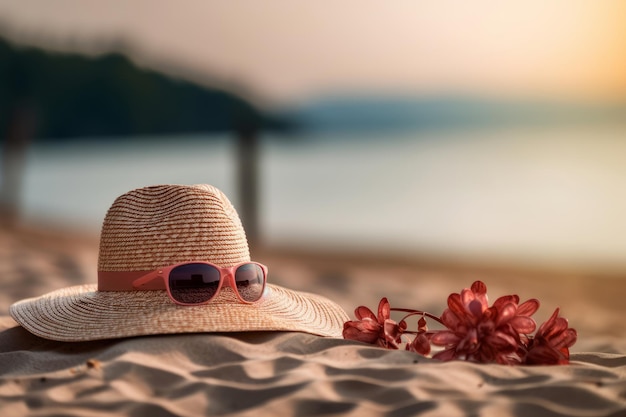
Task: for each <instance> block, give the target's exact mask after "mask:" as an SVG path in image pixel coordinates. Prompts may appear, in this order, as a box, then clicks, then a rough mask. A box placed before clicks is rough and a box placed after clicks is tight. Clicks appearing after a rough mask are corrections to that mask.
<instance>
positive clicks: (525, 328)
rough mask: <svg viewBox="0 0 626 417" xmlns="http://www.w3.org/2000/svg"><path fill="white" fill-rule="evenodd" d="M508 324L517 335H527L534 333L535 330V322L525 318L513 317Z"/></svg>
mask: <svg viewBox="0 0 626 417" xmlns="http://www.w3.org/2000/svg"><path fill="white" fill-rule="evenodd" d="M509 323H510V324H511V326H513V328H514V329H515V331H516V332H517V333H523V334H529V333H532V332H534V331H535V329H536V328H537V323H535V320H533V319H531V318H530V317H526V316H519V315H518V316H515V317H513V319H512V320H511V321H510V322H509Z"/></svg>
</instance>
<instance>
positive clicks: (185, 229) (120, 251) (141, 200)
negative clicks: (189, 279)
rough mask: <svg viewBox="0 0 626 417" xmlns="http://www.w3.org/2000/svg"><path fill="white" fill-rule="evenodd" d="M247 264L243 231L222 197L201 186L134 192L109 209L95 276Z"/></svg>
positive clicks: (211, 189) (214, 190) (231, 209)
mask: <svg viewBox="0 0 626 417" xmlns="http://www.w3.org/2000/svg"><path fill="white" fill-rule="evenodd" d="M249 260H250V251H249V248H248V242H247V240H246V235H245V231H244V229H243V226H242V224H241V220H240V219H239V216H238V215H237V211H236V210H235V208H234V207H233V205H232V204H231V203H230V201H229V200H228V198H227V197H226V195H225V194H224V193H222V192H221V191H220V190H218V189H217V188H215V187H213V186H211V185H206V184H201V185H157V186H151V187H145V188H139V189H136V190H132V191H130V192H128V193H126V194H123V195H121V196H120V197H118V198H117V199H116V200H115V202H114V203H113V205H112V206H111V207H110V208H109V210H108V212H107V214H106V216H105V218H104V222H103V225H102V233H101V236H100V253H99V257H98V270H99V271H150V270H154V269H158V268H160V267H163V266H167V265H174V264H177V263H182V262H191V261H204V262H211V263H214V264H216V265H220V266H224V267H228V266H233V265H236V264H238V263H241V262H247V261H249Z"/></svg>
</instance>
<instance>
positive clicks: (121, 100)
mask: <svg viewBox="0 0 626 417" xmlns="http://www.w3.org/2000/svg"><path fill="white" fill-rule="evenodd" d="M625 28H626V3H624V2H623V1H621V0H599V1H593V2H591V1H585V0H568V1H565V0H554V1H550V2H543V1H539V0H530V1H513V2H504V3H503V2H496V1H489V0H477V1H472V2H465V1H460V0H445V1H438V2H419V1H404V0H400V1H394V2H391V3H384V2H375V1H369V0H366V1H363V0H360V1H342V2H334V3H332V4H330V3H326V2H306V3H304V2H291V1H287V0H269V1H264V2H232V1H189V2H184V3H183V4H180V3H174V2H154V1H141V0H128V1H112V2H82V1H77V0H59V1H56V2H46V1H34V0H24V1H10V0H9V1H5V0H0V134H1V135H2V136H1V137H2V150H1V152H2V160H1V175H2V177H1V178H2V188H1V193H2V216H3V222H4V223H5V224H30V225H32V224H42V225H43V224H46V225H49V226H52V227H57V228H61V229H62V228H72V229H74V230H81V231H85V232H89V233H93V234H94V235H97V233H98V232H99V228H100V225H101V221H102V219H103V217H104V215H105V213H106V210H107V209H108V207H109V206H110V204H111V203H112V202H113V200H114V199H115V198H116V197H117V196H119V195H120V194H122V193H124V192H126V191H128V190H130V189H133V188H137V187H141V186H145V185H152V184H160V183H183V184H193V183H210V184H214V185H216V186H218V187H219V188H221V189H222V190H223V191H224V192H226V194H227V195H228V196H229V197H230V198H231V201H232V202H233V203H234V205H235V207H236V208H237V209H238V211H239V213H240V215H241V216H242V217H243V220H244V223H245V226H246V230H247V232H248V235H249V237H250V239H251V241H252V242H253V244H254V247H255V248H259V250H266V251H267V250H274V251H281V250H282V251H292V252H301V253H333V254H338V253H344V254H349V255H350V256H357V257H358V256H365V255H367V256H370V255H372V254H375V255H376V256H383V257H384V256H388V257H397V258H398V259H400V258H402V259H409V260H415V261H423V262H426V263H428V262H434V263H442V264H473V265H508V266H513V267H520V268H535V269H538V270H567V271H572V270H575V271H586V272H587V273H593V274H607V275H611V276H619V277H624V276H625V275H626V221H625V220H624V213H626V191H625V185H626V29H625ZM468 284H469V283H468Z"/></svg>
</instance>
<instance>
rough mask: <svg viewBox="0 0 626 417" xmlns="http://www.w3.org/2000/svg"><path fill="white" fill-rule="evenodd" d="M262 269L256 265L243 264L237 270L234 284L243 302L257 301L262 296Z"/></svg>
mask: <svg viewBox="0 0 626 417" xmlns="http://www.w3.org/2000/svg"><path fill="white" fill-rule="evenodd" d="M264 275H265V274H264V273H263V269H262V268H261V267H260V266H259V265H257V264H245V265H241V266H240V267H239V268H237V271H236V272H235V282H236V283H237V291H238V292H239V295H240V296H241V298H242V299H243V300H244V301H248V302H253V301H257V300H258V299H259V298H261V296H262V295H263V288H264V283H265V276H264Z"/></svg>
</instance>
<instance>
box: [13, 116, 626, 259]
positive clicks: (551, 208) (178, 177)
mask: <svg viewBox="0 0 626 417" xmlns="http://www.w3.org/2000/svg"><path fill="white" fill-rule="evenodd" d="M131 139H133V140H126V141H119V140H116V141H106V140H99V141H93V140H84V141H75V142H71V143H61V144H50V143H43V144H35V145H34V146H33V147H32V149H31V151H30V152H29V155H28V160H27V167H26V175H25V178H24V192H23V196H22V197H23V199H22V203H23V209H24V210H23V211H24V217H25V219H27V220H29V219H30V220H33V219H49V220H54V221H58V222H65V223H72V224H74V225H80V226H81V227H86V228H90V229H91V230H93V231H95V232H97V231H98V230H99V228H100V226H101V222H102V219H103V218H104V215H105V213H106V210H107V209H108V207H109V206H110V205H111V203H112V202H113V200H114V199H115V198H116V197H117V196H118V195H120V194H122V193H124V192H126V191H128V190H131V189H133V188H137V187H142V186H146V185H152V184H163V183H179V184H193V183H210V184H213V185H215V186H217V187H219V188H220V189H222V190H223V191H224V192H225V193H226V194H227V195H228V196H229V197H230V198H231V201H232V202H233V203H234V205H235V207H237V206H238V204H239V199H238V195H237V189H236V160H235V158H236V148H235V140H234V138H232V137H231V136H229V135H194V136H172V137H160V138H152V139H151V138H141V139H139V140H136V138H131ZM258 180H259V181H258V183H259V188H260V213H259V216H260V224H261V233H262V239H263V242H264V243H266V244H269V245H278V246H287V245H289V246H299V247H303V248H308V247H318V248H319V247H323V248H338V249H349V250H352V251H358V250H365V251H380V252H381V253H383V252H384V253H402V254H409V255H410V254H411V253H421V254H424V253H425V254H438V255H444V256H460V257H479V258H480V257H482V258H489V259H496V258H498V259H512V260H514V261H531V262H544V263H560V264H563V263H569V264H572V265H577V264H585V265H590V264H591V265H602V266H607V265H613V266H617V267H619V268H621V267H626V220H625V219H626V217H625V215H624V213H626V128H625V127H624V125H617V126H616V125H607V126H599V125H594V126H566V127H563V126H560V127H544V128H541V127H526V128H519V127H517V128H506V127H501V128H497V129H496V128H484V129H471V130H461V129H456V130H431V131H399V132H381V133H378V134H370V135H357V134H350V133H344V134H339V133H335V134H333V135H322V134H304V133H300V134H293V135H292V136H281V137H278V136H271V135H265V136H263V137H262V139H261V146H260V153H259V178H258Z"/></svg>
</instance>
